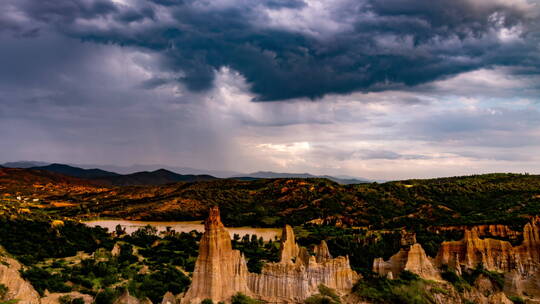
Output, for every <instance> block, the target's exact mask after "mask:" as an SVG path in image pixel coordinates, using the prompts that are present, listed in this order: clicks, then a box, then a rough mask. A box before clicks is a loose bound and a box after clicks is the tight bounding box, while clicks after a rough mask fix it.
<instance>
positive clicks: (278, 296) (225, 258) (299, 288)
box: [182, 207, 358, 303]
mask: <svg viewBox="0 0 540 304" xmlns="http://www.w3.org/2000/svg"><path fill="white" fill-rule="evenodd" d="M313 252H314V253H315V255H314V256H312V255H311V254H310V253H309V252H308V250H307V249H306V248H304V247H300V246H298V244H296V240H295V237H294V232H293V230H292V228H291V227H290V226H285V227H284V228H283V234H282V240H281V249H280V257H281V260H280V262H278V263H267V264H265V266H264V267H263V269H262V271H261V273H260V274H257V273H249V272H248V270H247V266H246V261H245V259H244V257H243V255H242V254H241V253H240V252H239V251H238V250H233V249H232V246H231V239H230V236H229V233H228V232H227V230H226V229H225V227H224V226H223V224H222V223H221V220H220V216H219V209H217V207H214V208H212V209H211V210H210V215H209V217H208V219H207V220H206V222H205V233H204V235H203V237H202V239H201V243H200V246H199V256H198V258H197V262H196V264H195V271H194V273H193V282H192V284H191V286H190V288H189V290H188V291H187V293H186V295H185V296H184V298H183V299H182V303H189V302H192V303H199V302H200V301H201V300H203V299H207V298H209V299H212V300H213V301H228V300H230V298H231V296H232V295H234V294H236V293H238V292H242V293H244V294H247V295H250V296H253V297H256V298H259V299H263V300H266V301H269V302H283V303H285V302H288V303H294V302H302V301H303V300H304V299H306V298H307V297H309V296H310V295H313V294H315V293H317V292H318V289H317V287H318V286H319V285H320V284H324V285H326V286H327V287H330V288H333V289H336V290H337V291H341V292H346V291H348V290H350V289H351V288H352V286H353V284H354V282H355V281H356V280H357V279H358V275H357V274H356V272H354V271H353V270H352V269H351V267H350V265H349V259H348V258H347V257H337V258H332V256H331V254H330V252H329V250H328V246H327V245H326V243H325V242H322V243H321V244H320V245H318V246H315V248H314V249H313Z"/></svg>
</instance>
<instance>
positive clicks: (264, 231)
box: [84, 220, 281, 241]
mask: <svg viewBox="0 0 540 304" xmlns="http://www.w3.org/2000/svg"><path fill="white" fill-rule="evenodd" d="M84 223H85V224H86V225H87V226H90V227H96V226H101V227H103V228H108V229H109V232H112V231H114V229H115V228H116V225H120V226H122V228H126V232H127V233H130V234H131V233H132V232H134V231H136V230H137V229H139V228H141V227H144V226H146V225H151V226H154V227H156V228H157V230H158V232H162V231H166V230H167V227H171V229H174V230H175V231H176V232H190V231H192V230H196V231H199V232H204V225H203V224H202V222H201V221H190V222H150V221H148V222H147V221H127V220H95V221H88V222H84ZM227 230H229V233H230V235H231V238H232V237H233V235H234V234H238V235H240V237H242V236H244V235H246V234H250V235H252V234H256V235H257V237H261V236H262V237H263V239H264V240H266V241H268V240H273V239H274V238H275V237H277V238H278V239H279V238H280V237H281V228H253V227H227Z"/></svg>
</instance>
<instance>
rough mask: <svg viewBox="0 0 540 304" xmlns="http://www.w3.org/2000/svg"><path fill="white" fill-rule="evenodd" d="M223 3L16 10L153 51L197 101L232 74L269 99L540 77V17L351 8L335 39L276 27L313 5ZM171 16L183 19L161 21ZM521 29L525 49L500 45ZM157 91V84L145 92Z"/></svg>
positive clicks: (453, 6) (473, 7)
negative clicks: (275, 14)
mask: <svg viewBox="0 0 540 304" xmlns="http://www.w3.org/2000/svg"><path fill="white" fill-rule="evenodd" d="M218 4H220V1H193V0H153V1H142V0H141V1H134V2H133V3H131V6H129V7H128V6H124V5H118V4H115V3H113V2H110V1H106V0H45V1H37V2H36V1H21V2H18V1H14V2H12V5H14V6H16V7H17V8H18V9H19V10H20V11H21V12H23V13H24V14H25V15H26V17H27V18H28V19H29V20H30V21H27V23H26V24H24V26H23V25H19V27H21V28H33V29H34V30H36V29H37V28H40V27H50V28H51V29H52V30H54V31H57V32H60V33H63V34H65V35H68V36H69V37H72V38H77V39H82V40H86V41H93V42H98V43H114V44H118V45H122V46H131V47H137V48H143V49H148V50H152V51H153V52H156V53H158V54H159V55H161V58H162V63H161V68H162V69H163V70H164V71H167V72H173V73H178V72H181V73H182V76H180V77H176V78H175V79H174V80H175V81H180V82H182V83H184V84H185V85H186V86H187V88H189V89H190V90H192V91H203V90H207V89H209V88H211V87H212V85H213V80H214V76H215V71H216V70H218V69H219V68H221V67H224V66H228V67H231V68H232V69H234V70H236V71H239V72H240V73H241V74H242V75H243V76H244V77H245V79H246V80H247V82H248V83H249V84H250V85H251V90H252V92H253V93H254V94H256V95H257V99H258V100H261V101H266V100H285V99H291V98H297V97H307V98H312V99H313V98H319V97H322V96H324V95H326V94H329V93H338V94H343V93H350V92H354V91H365V92H367V91H381V90H387V89H391V88H396V87H402V86H403V85H404V86H415V85H418V84H423V83H429V82H432V81H434V80H437V79H441V78H444V77H448V76H452V75H455V74H458V73H461V72H465V71H470V70H475V69H478V68H489V67H492V66H496V65H505V66H516V67H519V66H527V67H528V72H529V73H532V74H538V73H540V64H539V62H540V58H539V57H540V56H539V54H538V53H539V52H538V42H539V41H540V38H539V37H538V21H537V18H535V15H534V13H535V12H531V11H530V10H527V9H524V8H523V7H521V6H518V5H510V4H503V2H500V1H499V2H497V1H474V0H457V1H456V0H439V1H423V0H368V1H365V2H361V1H360V2H359V1H351V2H349V3H345V4H343V3H342V4H341V6H337V5H336V7H334V8H333V10H332V12H331V13H330V15H329V17H328V18H330V19H333V20H331V21H333V22H335V23H336V24H339V26H338V27H341V28H338V29H337V30H334V31H332V32H331V33H326V32H325V30H324V29H321V30H320V32H319V33H317V30H318V29H317V28H314V29H312V30H313V31H312V32H313V33H307V32H306V31H302V29H298V28H296V26H295V25H294V24H295V23H294V22H292V23H291V24H289V25H283V26H273V27H270V26H267V24H269V23H271V22H270V17H269V16H268V15H267V13H268V11H279V10H290V11H300V10H302V9H305V8H306V6H307V4H306V3H305V2H304V1H284V0H265V1H242V0H239V1H234V2H233V1H229V2H227V1H224V4H223V3H221V4H222V5H218ZM164 10H165V11H166V12H167V14H170V16H172V20H171V19H170V18H162V17H160V14H163V11H164ZM532 10H537V8H533V9H532ZM80 21H86V22H80ZM0 24H2V19H0ZM516 28H519V29H520V32H519V33H517V34H516V35H518V36H520V38H522V39H518V40H516V41H502V40H501V39H499V37H497V33H499V32H500V31H501V30H503V29H506V30H511V29H516ZM163 81H165V80H163ZM155 84H157V85H159V83H156V82H155V80H150V81H149V82H148V83H146V84H143V86H147V87H149V88H152V87H153V85H155Z"/></svg>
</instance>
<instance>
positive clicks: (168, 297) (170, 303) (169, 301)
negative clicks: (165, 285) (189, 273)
mask: <svg viewBox="0 0 540 304" xmlns="http://www.w3.org/2000/svg"><path fill="white" fill-rule="evenodd" d="M176 303H177V301H176V298H175V297H174V295H173V294H172V292H170V291H167V292H166V293H165V295H163V300H162V301H161V304H176Z"/></svg>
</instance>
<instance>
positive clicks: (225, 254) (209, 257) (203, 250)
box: [182, 206, 251, 303]
mask: <svg viewBox="0 0 540 304" xmlns="http://www.w3.org/2000/svg"><path fill="white" fill-rule="evenodd" d="M204 230H205V231H204V234H203V236H202V238H201V242H200V245H199V257H198V258H197V262H196V263H195V271H194V272H193V281H192V283H191V286H190V288H189V290H188V291H187V293H186V295H185V296H184V298H183V300H182V303H189V302H191V303H200V302H201V301H202V300H204V299H212V300H213V301H214V302H218V301H227V300H229V299H230V298H231V296H233V295H234V294H236V293H237V292H242V293H244V294H247V295H250V294H251V292H250V291H249V289H248V283H247V280H248V270H247V266H246V262H245V259H244V257H243V256H242V254H241V253H240V251H238V250H233V249H232V245H231V237H230V234H229V232H228V231H227V229H225V226H223V223H221V217H220V215H219V208H218V207H217V206H215V207H212V208H211V209H210V212H209V215H208V218H207V219H206V221H205V222H204Z"/></svg>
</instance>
